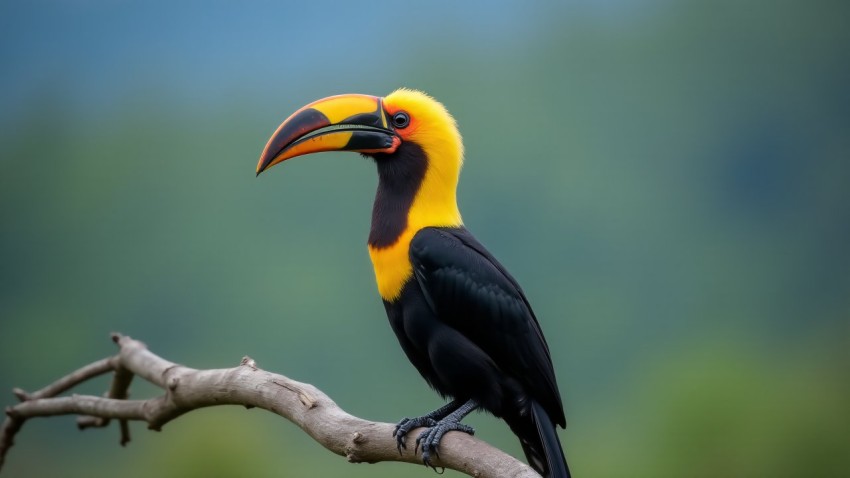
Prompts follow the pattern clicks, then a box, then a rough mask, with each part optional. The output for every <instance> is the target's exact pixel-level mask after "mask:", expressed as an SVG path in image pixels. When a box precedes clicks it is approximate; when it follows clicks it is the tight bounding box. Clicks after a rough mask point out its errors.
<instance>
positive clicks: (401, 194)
mask: <svg viewBox="0 0 850 478" xmlns="http://www.w3.org/2000/svg"><path fill="white" fill-rule="evenodd" d="M373 157H374V158H375V163H376V164H377V165H378V192H377V193H376V194H375V204H374V206H372V229H371V230H370V231H369V245H370V246H372V247H376V248H381V247H387V246H391V245H392V244H393V243H395V242H396V241H397V240H398V238H399V236H401V234H402V233H403V232H404V230H405V228H407V214H408V212H409V211H410V207H411V206H412V205H413V199H414V198H415V197H416V193H417V192H418V191H419V187H420V186H421V185H422V181H423V180H424V179H425V171H426V170H427V169H428V156H427V155H426V154H425V151H424V150H423V149H422V148H421V147H420V146H419V145H418V144H416V143H412V142H404V143H402V144H401V145H400V146H399V147H398V149H397V150H396V151H395V152H394V153H392V154H383V153H380V154H375V155H373Z"/></svg>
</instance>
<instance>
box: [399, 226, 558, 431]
mask: <svg viewBox="0 0 850 478" xmlns="http://www.w3.org/2000/svg"><path fill="white" fill-rule="evenodd" d="M410 261H411V263H412V264H413V271H414V275H415V277H416V280H417V282H418V283H419V285H420V287H421V288H422V291H423V292H424V294H425V297H426V299H427V300H428V303H429V305H430V306H431V308H432V309H433V310H434V313H435V314H436V315H437V316H438V317H439V318H440V320H441V321H443V322H445V323H446V324H447V325H449V326H450V327H452V328H454V329H456V330H457V331H459V332H460V333H462V334H463V335H464V336H465V337H467V338H468V339H469V340H470V341H472V342H473V343H475V344H476V345H477V346H478V347H480V348H481V349H482V350H483V351H484V352H485V353H487V354H488V355H489V356H490V358H492V359H493V361H494V362H495V363H496V364H497V365H498V366H499V368H500V369H501V370H503V371H504V372H505V373H506V374H508V375H509V376H511V377H512V378H514V379H515V380H517V381H519V382H520V383H521V384H522V385H523V386H524V387H525V389H526V391H527V393H528V394H529V395H530V396H531V398H533V399H535V400H536V401H538V402H539V403H540V404H541V405H542V406H543V407H544V409H545V410H546V412H547V413H548V414H549V416H550V418H551V419H552V421H554V422H555V423H556V424H559V425H561V426H566V420H565V418H564V410H563V405H562V404H561V397H560V394H559V393H558V386H557V384H556V383H555V372H554V370H553V369H552V359H551V358H550V356H549V347H548V346H547V345H546V339H544V338H543V333H542V332H541V330H540V325H539V324H538V323H537V318H536V317H535V316H534V312H532V310H531V306H530V305H529V304H528V300H526V298H525V295H524V294H523V292H522V289H521V288H520V287H519V285H518V284H517V282H516V280H514V278H513V277H511V275H510V274H509V273H508V272H507V271H506V270H505V268H504V267H502V265H501V264H499V262H498V261H497V260H496V259H495V258H494V257H493V256H492V255H491V254H490V253H489V252H488V251H487V250H486V249H485V248H484V246H482V245H481V244H480V243H479V242H478V241H477V240H476V239H475V238H474V237H473V236H472V234H470V233H469V231H467V230H466V229H465V228H432V227H429V228H424V229H422V230H420V231H419V232H417V233H416V235H415V236H414V237H413V240H412V241H411V243H410Z"/></svg>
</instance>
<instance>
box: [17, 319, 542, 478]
mask: <svg viewBox="0 0 850 478" xmlns="http://www.w3.org/2000/svg"><path fill="white" fill-rule="evenodd" d="M113 340H114V341H115V343H117V344H118V346H119V348H120V351H119V353H118V354H117V355H115V356H112V357H108V358H105V359H102V360H98V361H97V362H94V363H92V364H89V365H86V366H85V367H82V368H80V369H79V370H76V371H74V372H72V373H70V374H68V375H66V376H64V377H62V378H60V379H59V380H57V381H56V382H54V383H52V384H50V385H48V386H47V387H45V388H43V389H41V390H39V391H37V392H33V393H26V392H24V391H23V390H20V389H15V390H14V394H15V396H17V397H18V399H19V400H20V401H21V402H20V403H18V404H17V405H15V406H12V407H8V408H7V409H6V419H5V421H4V422H3V425H2V428H0V470H2V466H3V463H4V461H5V457H6V454H7V453H8V451H9V449H10V448H11V446H12V445H13V440H14V438H15V435H16V434H17V432H18V431H19V430H20V429H21V427H22V426H23V424H24V422H25V421H26V420H27V419H29V418H34V417H46V416H52V415H68V414H76V415H80V417H79V418H78V420H77V424H78V426H79V428H80V429H84V428H89V427H105V426H107V425H108V424H109V422H110V420H112V419H117V420H119V422H120V431H121V444H122V445H124V444H126V443H127V442H128V441H129V440H130V435H129V427H128V425H127V422H128V421H129V420H138V421H144V422H147V424H148V428H149V429H152V430H160V429H161V428H162V426H163V425H165V424H166V423H168V422H170V421H171V420H173V419H175V418H177V417H179V416H180V415H182V414H184V413H187V412H190V411H192V410H196V409H198V408H202V407H209V406H214V405H243V406H245V407H246V408H253V407H257V408H262V409H264V410H268V411H270V412H272V413H275V414H277V415H280V416H281V417H283V418H286V419H287V420H289V421H291V422H293V423H295V424H296V425H298V426H299V427H301V429H302V430H304V431H305V432H307V434H308V435H310V436H311V437H313V439H314V440H316V441H317V442H319V443H320V444H321V445H322V446H324V447H325V448H327V449H328V450H330V451H332V452H334V453H336V454H337V455H341V456H344V457H346V458H347V459H348V461H350V462H352V463H359V462H368V463H377V462H381V461H401V462H407V463H415V464H419V465H421V464H422V461H421V457H419V456H417V455H415V454H414V453H412V452H411V450H413V449H414V441H415V438H416V437H417V436H418V435H419V433H418V432H417V431H412V432H411V433H410V434H408V436H407V449H406V450H404V453H403V454H399V453H398V450H397V448H396V443H395V438H393V436H392V432H393V428H394V425H393V424H390V423H376V422H370V421H367V420H364V419H362V418H358V417H355V416H352V415H349V414H348V413H346V412H345V411H344V410H342V409H341V408H340V407H339V406H337V404H336V403H334V402H333V400H331V399H330V398H329V397H328V396H327V395H325V394H324V393H323V392H322V391H321V390H319V389H317V388H316V387H314V386H312V385H310V384H306V383H301V382H297V381H295V380H292V379H289V378H287V377H284V376H283V375H278V374H275V373H271V372H266V371H264V370H261V369H259V368H257V365H256V363H254V361H253V360H251V359H250V358H249V357H245V358H244V359H242V363H241V364H240V365H239V366H237V367H234V368H229V369H214V370H196V369H193V368H189V367H184V366H182V365H177V364H174V363H172V362H169V361H167V360H165V359H163V358H161V357H159V356H157V355H155V354H153V353H152V352H150V351H149V350H148V349H147V347H146V346H145V344H143V343H142V342H139V341H137V340H133V339H131V338H130V337H127V336H121V335H118V334H114V335H113ZM110 371H111V372H113V378H112V383H111V386H110V389H109V392H108V393H107V395H106V397H95V396H87V395H71V396H62V397H58V396H57V395H59V394H60V393H62V392H65V391H67V390H69V389H70V388H71V387H73V386H75V385H78V384H80V383H82V382H85V381H86V380H89V379H91V378H93V377H97V376H99V375H103V374H105V373H107V372H110ZM135 375H138V376H139V377H141V378H143V379H145V380H147V381H148V382H151V383H153V384H155V385H157V386H159V387H160V388H162V389H163V390H164V391H165V394H164V395H161V396H159V397H155V398H151V399H148V400H127V396H128V394H127V392H128V389H129V387H130V383H131V381H132V379H133V376H135ZM432 461H433V462H434V464H435V465H436V466H438V467H445V468H450V469H453V470H457V471H460V472H462V473H466V474H467V475H470V476H477V477H514V478H520V477H523V478H524V477H536V476H538V475H537V474H536V473H535V472H534V471H533V470H532V469H531V468H530V467H528V466H527V465H525V464H524V463H522V462H520V461H519V460H517V459H515V458H513V457H512V456H510V455H508V454H506V453H504V452H502V451H500V450H498V449H496V448H493V447H492V446H490V445H488V444H487V443H485V442H483V441H481V440H478V439H476V438H474V437H472V436H469V435H467V434H465V433H455V432H450V433H448V434H446V436H445V437H444V438H443V440H442V442H441V443H440V455H439V457H437V458H436V459H434V460H432Z"/></svg>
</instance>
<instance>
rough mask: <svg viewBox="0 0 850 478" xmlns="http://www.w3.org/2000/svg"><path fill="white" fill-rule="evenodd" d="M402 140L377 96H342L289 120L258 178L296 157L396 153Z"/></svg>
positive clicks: (265, 155)
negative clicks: (342, 153) (322, 152)
mask: <svg viewBox="0 0 850 478" xmlns="http://www.w3.org/2000/svg"><path fill="white" fill-rule="evenodd" d="M399 144H401V139H400V138H399V137H398V136H397V135H396V134H395V132H394V131H393V130H392V129H391V127H390V126H389V124H388V123H387V114H386V112H384V107H383V101H382V99H381V98H378V97H376V96H368V95H339V96H331V97H328V98H324V99H321V100H318V101H314V102H312V103H310V104H309V105H307V106H304V107H303V108H301V109H299V110H298V111H296V112H295V113H293V114H292V116H290V117H289V118H287V119H286V121H284V122H283V123H282V124H281V125H280V126H279V127H278V128H277V131H275V132H274V135H272V137H271V139H269V142H268V144H266V148H265V149H264V150H263V154H262V155H261V156H260V162H259V163H257V174H260V173H262V172H263V171H265V170H266V169H269V168H270V167H272V166H274V165H275V164H277V163H280V162H282V161H285V160H287V159H289V158H294V157H295V156H301V155H304V154H310V153H317V152H320V151H357V152H361V153H392V152H394V151H395V150H396V148H398V146H399Z"/></svg>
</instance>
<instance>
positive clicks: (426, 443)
mask: <svg viewBox="0 0 850 478" xmlns="http://www.w3.org/2000/svg"><path fill="white" fill-rule="evenodd" d="M449 431H459V432H463V433H467V434H469V435H474V434H475V429H474V428H472V427H471V426H469V425H464V424H463V423H459V422H456V421H440V422H437V423H436V424H435V425H433V426H431V427H430V428H428V429H427V430H424V431H423V432H422V433H420V434H419V436H418V437H417V438H416V447H415V448H414V449H413V454H414V455H415V454H416V453H417V452H418V451H419V445H422V463H423V464H424V465H425V466H430V467H431V468H433V469H434V471H436V472H437V473H440V472H439V471H437V467H435V466H434V465H433V464H432V463H431V454H432V453H433V455H434V456H436V457H437V458H438V459H439V458H440V453H439V446H440V440H442V439H443V435H445V434H446V432H449Z"/></svg>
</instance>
